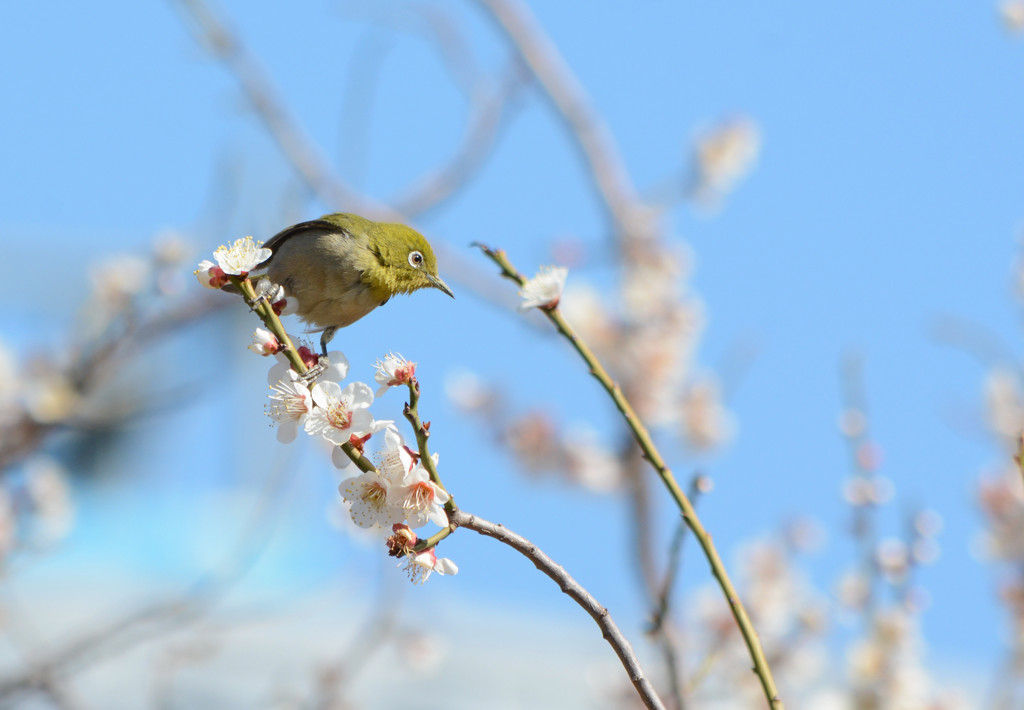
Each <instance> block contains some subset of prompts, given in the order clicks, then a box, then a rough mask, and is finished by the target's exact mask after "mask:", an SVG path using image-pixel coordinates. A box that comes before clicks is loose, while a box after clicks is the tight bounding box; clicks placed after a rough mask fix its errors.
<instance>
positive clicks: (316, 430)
mask: <svg viewBox="0 0 1024 710" xmlns="http://www.w3.org/2000/svg"><path fill="white" fill-rule="evenodd" d="M312 394H313V404H314V407H313V411H312V412H310V414H309V416H308V417H307V418H306V422H305V428H306V433H307V434H310V435H312V436H322V437H324V438H325V439H327V440H328V441H330V442H331V443H334V444H338V445H339V446H340V445H341V444H345V443H347V442H348V441H349V440H350V439H351V437H352V436H353V435H354V436H357V437H359V436H364V435H366V434H369V433H371V428H372V427H373V416H372V415H371V414H370V410H369V406H370V405H371V404H372V403H373V391H372V390H371V389H370V386H369V385H367V384H365V383H363V382H353V383H351V384H350V385H349V386H348V387H346V388H345V389H342V388H341V385H339V384H338V383H337V382H330V381H320V382H317V383H316V384H315V385H313V390H312Z"/></svg>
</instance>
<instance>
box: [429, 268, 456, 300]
mask: <svg viewBox="0 0 1024 710" xmlns="http://www.w3.org/2000/svg"><path fill="white" fill-rule="evenodd" d="M427 278H428V279H430V285H431V286H433V287H434V288H436V289H437V290H438V291H444V292H445V293H447V294H448V295H449V296H451V297H452V298H455V294H454V293H452V290H451V289H450V288H448V284H446V283H445V282H444V281H442V280H441V277H440V276H431V275H430V274H427Z"/></svg>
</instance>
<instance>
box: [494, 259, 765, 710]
mask: <svg viewBox="0 0 1024 710" xmlns="http://www.w3.org/2000/svg"><path fill="white" fill-rule="evenodd" d="M477 246H479V247H480V248H481V249H482V250H483V252H484V254H486V255H487V256H488V257H489V258H490V259H491V260H492V261H494V263H495V264H497V265H498V267H499V268H500V269H501V272H502V276H504V277H505V278H508V279H510V280H512V281H515V282H516V283H517V284H519V285H520V286H522V285H523V284H525V283H526V278H525V277H524V276H523V275H522V274H520V273H519V272H518V271H517V270H516V269H515V267H513V266H512V264H511V262H509V260H508V257H507V256H506V255H505V252H503V251H500V250H499V251H496V250H493V249H490V248H489V247H486V246H484V245H482V244H478V245H477ZM540 310H541V312H543V313H544V315H546V316H547V317H548V320H550V321H551V322H552V324H554V326H555V328H556V329H557V330H558V332H559V333H560V334H561V335H562V336H564V337H565V339H566V340H568V341H569V343H570V344H571V345H572V347H573V348H574V349H575V350H576V352H577V353H579V355H580V357H582V358H583V361H584V362H585V363H586V364H587V367H588V368H589V370H590V374H591V375H593V376H594V378H595V379H596V380H597V381H598V382H600V383H601V386H602V387H604V389H605V391H606V392H607V393H608V395H609V396H610V397H611V398H612V401H613V402H614V403H615V407H616V408H617V409H618V410H619V412H620V413H621V414H622V416H623V418H624V419H625V420H626V425H627V426H628V427H629V429H630V431H631V432H633V436H634V438H635V439H636V442H637V444H638V445H639V446H640V449H641V450H642V451H643V455H644V458H646V459H647V461H648V462H650V464H651V466H652V467H653V468H654V470H655V472H656V473H657V474H658V477H659V478H661V481H662V483H663V484H664V485H665V487H666V488H667V489H668V491H669V494H670V495H671V496H672V499H673V500H674V501H675V503H676V505H677V506H678V508H679V511H680V512H681V513H682V515H683V520H685V521H686V524H687V525H688V526H689V528H690V530H692V531H693V534H694V535H695V536H696V537H697V541H698V542H699V543H700V546H701V549H702V550H703V551H704V556H705V557H706V558H707V560H708V562H709V563H710V565H711V572H712V574H713V575H714V577H715V579H716V580H717V581H718V585H719V586H720V587H721V589H722V594H723V595H724V596H725V600H726V602H728V604H729V609H730V611H731V612H732V615H733V618H734V619H735V620H736V625H737V626H738V627H739V630H740V634H741V635H742V636H743V641H744V643H745V644H746V645H747V651H748V652H749V654H750V659H751V660H752V661H753V663H754V673H755V674H756V675H757V677H758V679H759V680H760V681H761V687H762V689H763V690H764V695H765V698H766V700H767V701H768V706H769V707H770V708H772V709H773V710H782V707H783V705H782V700H781V699H780V698H779V692H778V690H777V689H776V688H775V681H774V679H773V678H772V673H771V669H770V668H769V667H768V661H767V659H766V658H765V655H764V649H763V648H762V647H761V640H760V639H759V638H758V635H757V631H756V630H755V629H754V625H753V624H752V623H751V621H750V616H749V615H748V614H747V610H746V608H744V606H743V602H741V601H740V598H739V595H738V594H737V593H736V589H735V587H733V585H732V581H731V580H730V579H729V575H728V573H727V572H726V570H725V564H723V562H722V558H721V557H720V556H719V555H718V550H717V549H716V548H715V546H714V544H713V543H712V542H711V535H710V534H709V533H708V532H707V530H705V529H704V525H703V524H702V523H701V522H700V518H698V517H697V512H696V510H694V507H693V504H692V503H691V502H690V499H689V498H688V497H687V496H686V494H685V493H683V491H682V489H681V488H680V487H679V484H678V483H677V482H676V479H675V476H674V475H673V473H672V470H671V469H670V468H669V467H668V464H666V463H665V460H664V459H663V458H662V456H661V453H660V452H659V451H658V449H657V447H656V446H655V445H654V441H653V440H652V439H651V435H650V433H649V432H648V431H647V428H646V427H645V426H644V424H643V422H641V421H640V418H639V417H638V416H637V414H636V412H635V411H634V410H633V406H632V405H631V404H630V403H629V401H628V400H627V399H626V397H625V395H623V394H622V389H621V388H620V387H619V386H618V385H617V384H616V383H615V382H614V381H613V380H612V378H611V377H610V376H609V375H608V372H607V371H606V370H605V369H604V367H603V366H602V365H601V363H600V361H599V360H598V359H597V356H596V355H594V353H593V352H592V351H591V350H590V348H589V347H588V346H587V344H586V343H585V342H583V340H581V339H580V338H579V336H577V335H576V333H575V331H573V330H572V328H571V327H570V326H569V324H568V323H567V322H566V321H565V319H564V318H563V317H562V314H561V313H560V312H559V310H558V305H557V301H556V302H555V304H554V305H550V306H547V307H544V308H541V309H540Z"/></svg>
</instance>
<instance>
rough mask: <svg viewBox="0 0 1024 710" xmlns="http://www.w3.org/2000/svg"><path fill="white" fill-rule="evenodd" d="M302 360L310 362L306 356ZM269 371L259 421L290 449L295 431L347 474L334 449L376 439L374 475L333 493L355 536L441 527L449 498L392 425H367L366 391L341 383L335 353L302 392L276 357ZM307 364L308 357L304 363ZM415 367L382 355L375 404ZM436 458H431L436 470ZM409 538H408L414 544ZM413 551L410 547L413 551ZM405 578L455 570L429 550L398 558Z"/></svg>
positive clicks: (343, 457) (343, 372)
mask: <svg viewBox="0 0 1024 710" xmlns="http://www.w3.org/2000/svg"><path fill="white" fill-rule="evenodd" d="M303 349H304V350H305V351H306V352H305V353H303V354H304V356H310V355H311V353H310V352H309V351H308V349H307V348H303ZM277 357H278V358H280V360H281V361H280V362H279V363H278V364H276V365H274V367H273V368H271V371H270V375H269V377H268V379H269V380H270V383H271V384H270V388H271V394H270V395H269V396H270V400H271V403H270V405H268V407H267V410H266V411H267V414H268V415H269V416H270V417H271V418H272V419H273V420H274V422H275V423H276V424H277V426H278V440H279V441H281V442H284V443H287V442H290V441H293V440H294V439H295V437H296V435H297V433H298V431H299V429H302V430H303V431H305V432H306V433H307V434H309V435H310V436H314V437H320V438H323V439H324V440H326V441H328V442H330V443H331V444H333V445H334V447H333V454H332V460H333V461H334V464H335V465H336V466H337V467H338V468H347V467H348V466H349V465H350V464H351V463H352V459H351V458H350V457H349V454H348V453H347V452H346V451H345V449H344V448H342V446H343V445H344V444H351V445H352V447H354V448H355V449H356V450H358V451H360V452H361V451H362V450H363V446H364V445H365V443H366V442H367V441H368V440H369V439H370V437H372V436H373V435H374V434H378V433H381V432H383V434H384V437H383V438H384V445H383V448H382V449H381V450H380V451H379V452H378V453H377V455H376V459H377V465H376V467H374V468H372V469H370V470H367V471H363V472H362V473H360V474H359V475H356V476H353V477H351V478H348V479H346V480H345V481H343V482H342V483H341V485H340V486H339V487H338V490H339V492H340V493H341V496H342V498H343V499H344V500H345V501H346V502H347V503H348V504H349V514H350V515H351V516H352V521H353V522H354V523H355V524H356V525H358V526H359V527H361V528H366V529H371V530H379V531H389V530H393V529H394V528H395V526H405V527H407V528H419V527H422V526H424V525H426V524H427V523H428V522H430V523H434V524H435V525H438V526H440V527H445V526H447V525H448V516H447V514H446V513H445V509H444V505H445V503H447V502H448V501H449V495H448V493H447V491H445V489H444V488H442V487H441V486H440V485H438V484H437V483H436V482H435V481H434V480H433V478H432V477H431V475H430V471H429V470H428V468H427V466H425V465H424V462H423V461H422V460H421V457H420V455H419V454H418V453H416V452H415V451H413V450H412V449H410V448H409V447H408V446H407V445H406V444H405V441H404V440H403V439H402V435H401V434H400V433H399V431H398V428H397V427H396V426H395V424H394V422H392V421H387V420H375V419H374V418H373V415H372V414H371V413H370V405H371V404H373V400H374V393H373V390H372V389H371V388H370V386H369V385H367V384H366V383H364V382H351V383H349V384H348V385H346V386H345V387H342V386H341V380H343V379H345V377H346V376H347V374H348V369H349V363H348V359H347V358H346V357H345V355H344V354H343V353H341V352H332V353H329V354H328V361H329V363H330V364H329V365H327V366H326V367H325V368H324V369H323V371H322V372H321V374H320V376H319V377H318V378H317V379H316V381H315V382H314V383H313V384H312V386H311V387H310V386H309V385H308V384H307V382H306V381H305V379H303V377H302V376H301V375H299V374H298V373H296V372H295V370H293V369H292V368H291V367H290V364H289V363H288V361H287V360H286V359H284V357H283V355H281V354H278V355H277ZM312 357H313V358H314V359H315V358H316V356H315V355H312ZM415 367H416V366H415V363H409V362H407V361H406V360H405V359H404V358H402V357H401V356H400V355H390V354H389V355H388V356H386V357H385V358H383V359H382V360H380V361H378V363H377V374H376V377H375V379H376V381H377V383H378V384H380V385H381V387H380V389H379V390H378V396H380V395H381V394H383V393H384V391H386V390H387V389H388V388H389V387H394V386H398V385H402V384H406V383H408V382H409V381H410V380H411V378H412V374H411V373H413V372H415ZM437 461H438V455H437V454H433V455H432V456H431V462H430V463H431V464H432V466H433V467H434V469H435V470H436V466H437ZM414 537H415V536H414ZM413 544H415V543H413ZM404 552H405V553H406V554H404V557H405V560H406V569H407V571H408V572H409V574H410V578H411V579H412V580H413V581H415V582H422V581H423V580H425V579H426V578H427V577H428V576H429V575H430V572H432V571H436V572H438V573H439V574H455V573H456V572H457V571H458V568H457V567H456V566H455V564H454V563H453V562H451V561H450V560H448V559H445V558H441V559H438V558H437V556H436V555H435V554H434V551H433V549H432V548H428V549H426V550H421V551H412V550H411V549H409V550H406V551H404Z"/></svg>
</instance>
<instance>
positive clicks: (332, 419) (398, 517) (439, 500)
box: [195, 237, 458, 582]
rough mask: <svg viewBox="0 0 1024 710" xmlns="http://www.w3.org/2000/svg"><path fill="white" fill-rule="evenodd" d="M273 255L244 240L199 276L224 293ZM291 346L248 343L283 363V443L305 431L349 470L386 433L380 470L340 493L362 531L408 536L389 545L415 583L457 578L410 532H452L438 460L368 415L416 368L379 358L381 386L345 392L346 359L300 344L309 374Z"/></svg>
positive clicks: (257, 339) (269, 293)
mask: <svg viewBox="0 0 1024 710" xmlns="http://www.w3.org/2000/svg"><path fill="white" fill-rule="evenodd" d="M270 256H271V251H270V250H269V249H266V248H264V247H262V246H261V244H259V243H257V242H254V241H253V239H252V237H246V238H245V239H239V240H236V241H235V242H234V243H233V244H232V245H231V246H230V247H228V246H221V247H220V248H218V249H217V250H216V252H215V253H214V258H215V259H216V262H213V261H209V260H204V261H202V262H200V263H199V268H198V269H196V271H195V275H196V277H197V278H198V280H199V283H200V284H201V285H203V286H205V287H208V288H222V287H224V286H226V285H227V284H228V283H230V282H231V278H230V277H236V278H241V279H246V278H248V277H249V275H250V273H252V272H254V271H256V270H257V269H259V268H260V267H262V266H263V265H264V264H265V263H266V261H267V260H268V259H269V258H270ZM254 293H255V294H256V297H257V298H258V299H262V300H264V301H265V302H266V303H269V304H270V305H271V306H272V308H273V310H274V312H275V314H277V315H279V316H280V315H286V314H288V313H293V312H295V311H297V310H298V304H297V303H296V300H295V299H294V298H289V297H288V296H287V295H286V294H285V292H284V289H283V288H282V287H281V286H279V285H277V284H272V283H270V282H269V281H268V280H267V279H265V278H262V279H260V280H259V281H257V283H256V286H255V289H254ZM268 325H269V324H268ZM286 347H287V344H286V343H282V342H281V341H280V340H279V339H278V337H277V336H276V335H274V333H272V332H271V331H269V330H265V329H263V328H259V329H257V330H256V332H255V333H253V338H252V343H251V344H250V345H249V349H250V350H252V351H253V352H255V353H257V354H259V355H263V356H271V355H273V356H274V357H275V358H276V360H277V362H276V364H274V365H273V366H272V367H271V369H270V372H269V374H268V376H267V383H268V385H269V387H270V394H269V395H268V396H269V399H270V403H269V404H268V405H267V406H266V410H265V411H266V414H267V415H268V416H269V417H270V418H271V419H272V420H273V421H274V423H275V424H276V426H277V439H278V441H280V442H281V443H290V442H292V441H294V440H295V438H296V437H297V436H298V432H299V431H300V430H302V431H304V432H305V433H306V434H308V435H309V436H312V437H315V438H321V439H323V440H325V441H327V442H329V443H330V444H331V445H332V461H333V463H334V465H335V466H337V467H338V468H340V469H345V468H348V467H349V465H350V464H352V462H353V460H355V459H358V460H360V461H365V459H364V458H363V456H362V454H363V450H364V446H365V445H366V443H367V442H368V441H369V440H370V438H371V437H372V436H373V435H374V434H379V433H381V432H383V434H384V436H383V439H384V445H383V448H382V449H381V450H380V451H379V452H378V453H377V455H376V458H377V465H376V467H373V466H369V465H363V466H361V469H362V472H361V473H360V474H358V475H356V476H353V477H351V478H348V479H346V480H344V481H342V483H341V485H340V486H339V487H338V490H339V492H340V493H341V496H342V498H343V499H344V500H345V501H346V502H347V503H348V505H349V514H350V515H351V517H352V521H353V522H354V523H355V524H356V525H358V526H359V527H361V528H366V529H370V530H377V531H382V532H388V531H397V529H398V528H403V529H405V530H407V531H408V534H407V535H406V537H405V538H404V539H405V544H403V545H402V546H400V548H401V549H400V550H399V551H398V552H395V549H396V548H395V546H394V545H393V544H392V543H389V547H390V548H391V549H392V552H393V554H397V555H399V556H402V557H404V558H405V564H406V570H407V571H408V573H409V576H410V579H412V580H413V581H414V582H422V581H424V580H425V579H426V578H427V577H429V576H430V573H431V572H438V573H439V574H442V575H443V574H449V575H451V574H455V573H456V572H457V571H458V568H457V567H456V566H455V564H454V563H453V562H451V560H448V559H445V558H441V559H438V557H437V556H436V554H435V552H434V549H433V547H427V548H423V549H415V548H414V547H413V546H414V545H415V544H416V542H417V538H416V536H415V534H414V533H412V532H411V529H412V528H419V527H422V526H424V525H426V524H427V523H428V522H431V523H434V524H435V525H438V526H440V527H447V526H448V516H447V513H446V512H445V507H444V506H445V504H446V503H448V501H449V500H450V497H449V495H448V493H447V491H445V489H444V488H443V487H442V486H441V485H439V483H438V482H437V479H436V473H435V475H431V472H432V471H433V472H436V470H437V469H436V466H437V458H438V457H437V454H434V455H433V456H431V460H430V461H429V462H423V461H421V460H420V459H421V456H420V454H419V453H417V452H415V451H413V450H412V449H410V448H409V447H408V446H406V444H405V442H404V440H403V439H402V435H401V434H400V433H399V431H398V428H397V427H396V426H395V424H394V422H393V421H390V420H377V419H374V417H373V415H372V414H371V413H370V405H372V404H373V401H374V397H375V396H376V397H380V396H381V395H383V394H384V393H385V392H386V391H387V390H388V389H389V388H391V387H397V386H402V385H409V384H415V374H416V363H412V362H409V361H407V360H406V359H405V358H403V357H402V356H401V355H396V354H392V353H389V354H388V355H386V356H385V357H383V358H382V359H380V360H378V361H377V363H376V369H377V372H376V375H375V378H374V379H375V381H376V383H377V385H378V386H379V387H378V389H377V391H376V395H374V390H373V389H371V387H370V386H369V385H368V384H366V383H365V382H350V383H348V384H346V385H345V386H342V382H343V380H345V378H346V377H347V376H348V372H349V361H348V358H346V357H345V355H344V353H342V352H338V351H335V352H331V353H327V355H326V357H321V356H320V355H317V354H316V353H314V352H313V351H312V350H311V349H310V348H309V347H308V346H305V345H303V346H300V347H299V348H298V353H297V354H298V356H299V359H301V360H302V362H303V363H304V364H305V365H306V368H307V371H306V372H304V373H301V374H300V373H299V372H297V371H296V370H295V369H294V368H293V367H292V362H291V360H289V359H288V358H287V357H286V355H285V349H286ZM395 534H397V532H395ZM393 537H394V536H392V538H393Z"/></svg>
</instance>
